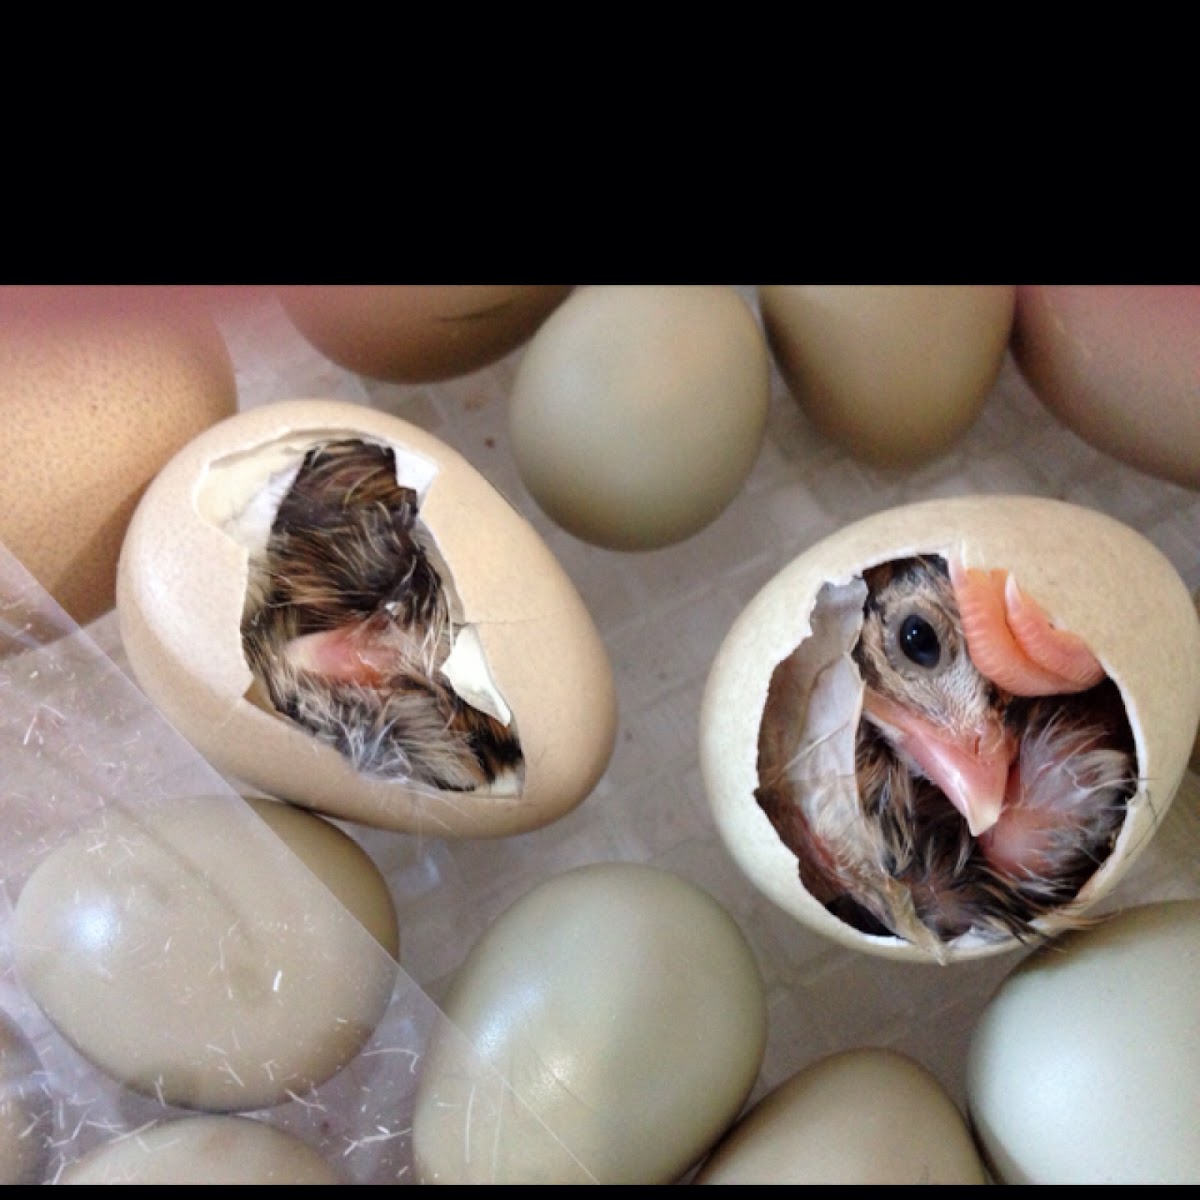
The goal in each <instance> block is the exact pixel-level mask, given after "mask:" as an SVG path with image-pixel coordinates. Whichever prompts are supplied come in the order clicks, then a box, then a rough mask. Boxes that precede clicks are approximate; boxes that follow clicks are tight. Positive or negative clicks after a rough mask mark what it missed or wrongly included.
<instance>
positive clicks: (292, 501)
mask: <svg viewBox="0 0 1200 1200" xmlns="http://www.w3.org/2000/svg"><path fill="white" fill-rule="evenodd" d="M453 638H454V629H453V626H452V622H451V620H450V615H449V608H448V604H447V600H446V595H445V591H444V588H443V585H442V582H441V579H440V578H439V576H438V574H437V571H436V569H435V568H434V565H433V563H432V562H431V561H430V557H429V553H428V550H427V548H426V546H425V545H424V543H423V535H422V531H421V530H420V527H419V525H418V521H417V496H416V493H415V492H414V491H413V490H412V489H411V488H406V487H402V486H400V484H399V483H398V482H397V479H396V465H395V456H394V453H393V451H392V450H391V449H389V448H388V447H385V446H381V445H378V444H376V443H373V442H368V441H364V440H361V439H356V438H347V439H341V440H331V441H327V442H323V443H320V444H318V445H316V446H314V447H312V448H311V449H310V450H309V451H308V453H307V454H306V455H305V457H304V460H303V463H302V465H301V466H300V469H299V471H298V473H297V474H296V477H295V479H294V481H293V482H292V485H291V487H290V489H289V490H288V491H287V493H286V495H284V496H283V498H282V500H281V502H280V505H279V508H278V511H277V512H276V514H275V517H274V520H273V523H272V525H271V531H270V537H269V539H268V541H267V546H266V550H265V553H263V554H262V555H258V556H254V557H253V558H252V561H251V565H250V579H249V584H248V588H247V600H246V606H245V610H244V613H243V619H242V641H243V647H244V650H245V654H246V659H247V662H248V663H249V665H250V668H251V670H252V671H253V673H254V675H255V677H256V679H258V680H259V682H260V683H261V684H262V685H263V687H264V688H265V689H266V692H267V694H268V695H269V697H270V701H271V704H272V705H273V706H274V707H275V709H276V710H277V711H278V712H280V713H281V714H283V715H285V716H287V717H289V718H291V719H292V720H293V721H295V722H296V723H297V724H299V725H302V726H303V727H304V728H306V729H307V730H308V731H309V732H311V733H312V734H314V735H315V736H316V737H317V738H318V739H320V740H321V741H323V742H326V743H328V744H330V745H332V746H334V747H336V748H337V749H338V750H339V751H340V752H341V753H342V754H343V755H345V756H346V758H348V759H349V760H350V762H351V763H352V764H353V766H354V767H355V769H356V770H358V771H361V772H363V773H364V774H367V775H372V776H377V777H379V778H382V779H390V780H398V781H404V782H408V783H413V784H418V785H427V786H430V787H434V788H439V789H443V790H448V791H468V790H473V789H476V788H480V787H484V786H487V785H489V784H492V783H494V782H495V781H496V780H497V779H498V778H499V777H500V776H501V775H502V774H503V773H505V772H507V771H516V770H518V769H519V768H520V765H521V762H522V756H521V750H520V745H519V742H518V739H517V737H516V734H515V733H514V732H513V731H512V730H511V729H510V728H508V727H507V726H506V725H504V724H503V723H502V722H500V721H498V720H497V719H496V718H494V717H492V716H491V715H490V714H488V713H485V712H482V711H480V710H479V709H476V708H475V707H473V706H472V705H470V704H468V703H467V702H466V701H464V700H463V699H462V698H461V697H459V696H458V695H457V694H456V693H455V691H454V690H453V688H452V687H451V686H450V684H449V681H448V680H446V679H445V677H444V676H443V675H442V674H441V667H442V665H443V663H444V662H445V660H446V658H447V656H448V655H449V653H450V650H451V648H452V645H453Z"/></svg>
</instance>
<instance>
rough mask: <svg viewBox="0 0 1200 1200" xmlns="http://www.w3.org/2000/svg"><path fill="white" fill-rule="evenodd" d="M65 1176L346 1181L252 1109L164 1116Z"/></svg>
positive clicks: (143, 1180)
mask: <svg viewBox="0 0 1200 1200" xmlns="http://www.w3.org/2000/svg"><path fill="white" fill-rule="evenodd" d="M55 1182H56V1183H60V1184H164V1183H165V1184H180V1183H183V1184H189V1183H190V1184H198V1183H200V1184H320V1183H342V1182H344V1181H343V1180H341V1179H339V1177H338V1174H337V1172H336V1171H334V1169H333V1168H332V1167H331V1166H330V1165H329V1164H328V1163H327V1162H326V1161H325V1160H324V1159H323V1158H322V1157H321V1156H320V1155H319V1154H318V1153H317V1152H316V1151H315V1150H314V1149H313V1148H312V1147H311V1146H309V1145H308V1143H307V1142H303V1141H301V1140H300V1139H299V1138H298V1137H294V1136H293V1135H292V1134H290V1133H285V1132H284V1130H282V1129H277V1128H275V1126H273V1125H268V1124H267V1123H266V1122H265V1121H258V1120H252V1119H251V1118H249V1117H227V1116H204V1117H183V1118H180V1119H178V1120H173V1121H159V1122H158V1123H157V1124H154V1125H151V1126H150V1127H149V1128H148V1129H147V1128H143V1129H139V1130H138V1131H137V1133H136V1135H133V1134H131V1135H130V1136H128V1137H123V1138H117V1139H115V1140H113V1141H111V1142H105V1143H103V1144H102V1145H100V1146H97V1147H96V1148H95V1149H94V1150H91V1151H89V1152H88V1153H87V1154H85V1155H82V1156H81V1157H80V1158H77V1159H75V1160H74V1161H72V1162H71V1163H70V1164H69V1165H68V1166H67V1167H66V1169H65V1170H64V1171H63V1172H62V1173H61V1174H60V1175H59V1176H58V1177H57V1179H56V1180H55Z"/></svg>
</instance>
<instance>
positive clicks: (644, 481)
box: [509, 285, 770, 550]
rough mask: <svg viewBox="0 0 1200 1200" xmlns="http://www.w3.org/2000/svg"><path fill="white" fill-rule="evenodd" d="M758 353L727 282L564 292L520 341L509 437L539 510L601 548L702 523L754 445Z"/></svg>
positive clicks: (761, 372) (750, 459)
mask: <svg viewBox="0 0 1200 1200" xmlns="http://www.w3.org/2000/svg"><path fill="white" fill-rule="evenodd" d="M769 398H770V358H769V355H768V353H767V347H766V342H765V341H764V339H763V335H762V332H761V330H760V329H759V326H758V322H757V321H756V320H755V317H754V314H753V313H752V312H751V311H750V309H749V307H748V306H747V305H746V304H745V302H744V301H743V300H742V298H741V297H740V296H739V295H738V294H737V292H735V291H734V290H733V289H732V288H728V287H715V286H714V287H708V286H674V287H671V286H650V285H641V286H636V285H630V286H615V285H606V286H591V287H584V288H579V289H577V290H576V291H575V292H574V293H573V294H572V295H571V296H570V297H569V298H568V299H567V300H566V301H565V302H564V303H563V304H562V305H561V306H560V307H559V308H558V309H557V310H556V311H555V312H554V313H552V314H551V316H550V317H549V318H548V319H547V321H546V322H545V324H544V325H543V326H542V327H541V328H540V329H539V330H538V332H537V333H536V334H535V335H534V337H533V339H532V341H531V342H530V343H529V345H528V346H527V347H526V348H525V352H524V354H523V355H522V357H521V362H520V365H519V367H518V369H517V376H516V379H515V380H514V382H513V389H512V397H511V400H510V404H509V432H510V436H511V439H512V449H513V454H514V456H515V458H516V462H517V468H518V470H519V471H520V474H521V479H522V481H523V482H524V484H525V486H526V487H527V488H528V489H529V492H530V495H532V496H533V498H534V499H535V500H536V501H537V503H538V504H539V505H540V506H541V508H542V509H543V510H544V511H545V512H546V514H547V515H548V516H549V517H551V518H552V519H553V520H554V521H556V522H557V523H558V524H559V525H561V526H562V527H563V528H564V529H566V530H567V531H568V532H570V533H572V534H574V535H575V536H576V537H578V538H581V539H582V540H584V541H588V542H592V543H594V544H596V545H600V546H606V547H608V548H610V549H615V550H645V549H654V548H656V547H660V546H666V545H670V544H672V543H674V542H679V541H682V540H683V539H684V538H687V537H690V536H691V535H692V534H694V533H697V532H698V531H699V530H701V529H703V528H704V527H705V526H706V525H708V524H710V523H711V522H712V521H713V520H715V519H716V517H717V516H718V515H720V513H721V512H722V511H723V510H724V509H725V508H726V507H727V506H728V504H729V503H730V501H731V500H732V499H733V498H734V496H735V495H737V493H738V491H739V490H740V489H741V487H742V484H743V483H745V481H746V477H747V476H748V475H749V474H750V470H751V468H752V467H753V466H754V462H755V459H756V458H757V456H758V452H759V449H760V447H761V445H762V439H763V432H764V429H765V427H766V418H767V405H768V401H769Z"/></svg>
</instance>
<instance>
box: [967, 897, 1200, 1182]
mask: <svg viewBox="0 0 1200 1200" xmlns="http://www.w3.org/2000/svg"><path fill="white" fill-rule="evenodd" d="M1198 994H1200V901H1197V900H1176V901H1166V902H1160V903H1156V904H1146V905H1142V906H1139V907H1135V908H1129V909H1125V910H1123V911H1121V912H1119V913H1117V914H1116V915H1115V916H1111V917H1109V918H1107V919H1106V920H1104V921H1102V922H1100V923H1099V924H1097V925H1096V926H1094V927H1093V928H1090V929H1085V930H1079V931H1075V932H1072V933H1069V934H1066V935H1064V936H1063V937H1061V938H1058V939H1056V940H1055V941H1054V942H1053V943H1051V944H1050V945H1047V946H1045V947H1043V948H1041V949H1039V950H1037V951H1035V952H1034V953H1033V954H1031V955H1029V956H1028V957H1027V958H1025V959H1023V960H1022V962H1021V963H1020V965H1019V966H1017V967H1016V969H1015V970H1014V971H1013V972H1012V973H1011V974H1010V975H1009V976H1008V977H1007V978H1006V979H1005V980H1004V981H1003V982H1002V983H1001V985H1000V987H999V988H998V989H997V990H996V992H995V994H994V995H993V996H992V998H991V999H990V1000H989V1001H988V1004H987V1006H986V1007H985V1009H984V1010H983V1013H982V1014H981V1016H980V1019H979V1023H978V1025H977V1026H976V1028H975V1030H974V1032H973V1034H972V1037H971V1045H970V1051H969V1054H968V1061H967V1101H968V1110H969V1113H970V1117H971V1121H972V1124H973V1125H974V1127H975V1132H976V1136H977V1139H978V1141H979V1144H980V1146H981V1148H982V1150H983V1152H984V1155H985V1158H986V1160H987V1162H988V1164H989V1167H990V1168H991V1170H992V1173H993V1175H994V1176H995V1178H996V1179H997V1181H998V1182H1000V1183H1008V1184H1019V1183H1075V1184H1085V1183H1099V1184H1105V1183H1107V1184H1114V1183H1141V1184H1151V1183H1158V1184H1167V1183H1195V1182H1196V1180H1197V1178H1200V1127H1198V1126H1197V1121H1196V1117H1197V1113H1200V1039H1197V1037H1196V997H1197V995H1198Z"/></svg>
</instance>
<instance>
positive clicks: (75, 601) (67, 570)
mask: <svg viewBox="0 0 1200 1200" xmlns="http://www.w3.org/2000/svg"><path fill="white" fill-rule="evenodd" d="M236 408H237V392H236V388H235V384H234V374H233V365H232V363H231V361H230V358H229V353H228V351H227V350H226V347H225V343H224V341H223V340H222V338H221V335H220V332H219V330H218V329H217V326H216V324H215V323H214V322H213V320H212V318H211V317H210V316H209V315H208V314H207V312H205V311H203V310H202V309H201V308H200V307H199V306H198V305H196V304H195V303H185V302H184V300H183V299H182V298H181V297H179V296H178V295H177V294H175V293H172V294H171V296H170V297H160V296H158V295H156V293H154V292H153V291H147V292H142V291H141V290H140V289H129V290H128V291H124V290H122V289H102V290H96V291H92V290H90V289H74V288H64V289H53V288H49V289H42V288H34V289H24V288H6V289H3V290H0V411H3V414H4V432H3V436H2V438H0V444H2V445H3V448H4V470H3V471H2V472H0V542H3V543H4V544H5V545H6V546H7V547H8V549H9V550H11V551H12V553H13V554H15V555H16V557H17V558H18V559H19V560H20V561H21V562H22V563H23V564H24V565H25V567H26V568H27V569H28V571H29V572H30V574H32V575H33V576H34V578H36V579H37V580H38V582H39V583H40V584H41V585H42V586H43V587H44V588H45V589H46V590H47V591H48V592H49V593H50V594H51V596H53V597H54V599H55V600H56V601H57V602H58V603H59V604H61V605H62V607H63V608H64V609H65V610H66V612H67V613H68V614H69V615H70V616H71V617H72V618H73V619H74V620H75V621H76V622H78V623H79V624H86V623H87V622H89V621H91V620H94V619H95V618H96V617H99V616H101V615H102V614H104V613H106V612H108V611H109V610H110V609H111V608H112V606H113V603H114V599H115V589H116V578H117V558H118V555H119V553H120V549H121V542H122V539H123V538H124V536H125V530H126V527H127V525H128V523H129V520H130V517H131V516H132V515H133V510H134V508H135V506H136V505H137V502H138V498H139V497H140V496H141V494H142V492H143V490H144V489H145V487H146V485H147V484H148V483H149V482H150V480H151V479H153V478H154V476H155V474H156V473H157V472H158V471H159V469H160V468H161V467H162V466H163V464H164V463H166V462H167V460H168V459H169V458H170V457H171V456H172V455H173V454H174V453H175V452H176V451H177V450H179V448H180V447H181V446H183V445H185V444H186V443H187V442H188V441H189V440H190V439H191V438H193V437H195V436H196V435H197V434H198V433H200V432H201V431H202V430H204V429H207V428H208V427H209V426H211V425H213V424H215V423H216V422H217V421H219V420H221V419H223V418H225V417H228V416H230V415H232V414H233V412H234V411H235V410H236Z"/></svg>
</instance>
